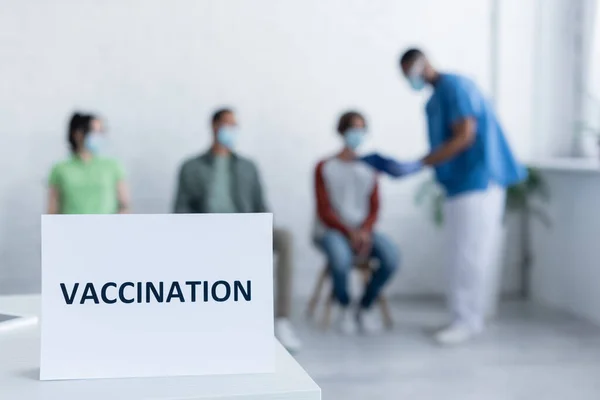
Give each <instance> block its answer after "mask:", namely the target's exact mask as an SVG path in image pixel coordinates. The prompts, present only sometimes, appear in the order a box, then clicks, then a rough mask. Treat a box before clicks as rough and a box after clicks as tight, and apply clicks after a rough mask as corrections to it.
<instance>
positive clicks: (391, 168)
mask: <svg viewBox="0 0 600 400" xmlns="http://www.w3.org/2000/svg"><path fill="white" fill-rule="evenodd" d="M361 161H363V162H365V163H367V164H369V165H370V166H371V167H373V168H375V169H376V170H377V171H379V172H383V173H385V174H387V175H390V176H393V177H395V178H399V177H402V176H406V175H410V174H413V173H415V172H418V171H420V170H421V169H422V168H423V163H422V162H421V161H412V162H400V161H396V160H394V159H391V158H387V157H383V156H381V155H379V154H376V153H375V154H369V155H367V156H365V157H363V158H361Z"/></svg>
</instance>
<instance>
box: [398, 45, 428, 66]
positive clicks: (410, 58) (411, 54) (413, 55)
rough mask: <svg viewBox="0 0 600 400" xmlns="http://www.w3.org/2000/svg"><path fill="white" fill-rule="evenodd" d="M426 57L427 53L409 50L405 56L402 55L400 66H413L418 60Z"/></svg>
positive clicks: (414, 49)
mask: <svg viewBox="0 0 600 400" xmlns="http://www.w3.org/2000/svg"><path fill="white" fill-rule="evenodd" d="M424 55H425V53H423V52H422V51H421V50H420V49H416V48H413V49H408V50H406V51H405V52H404V54H402V57H400V65H403V64H411V63H413V62H414V61H415V60H416V59H417V58H419V57H423V56H424Z"/></svg>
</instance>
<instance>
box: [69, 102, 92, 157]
mask: <svg viewBox="0 0 600 400" xmlns="http://www.w3.org/2000/svg"><path fill="white" fill-rule="evenodd" d="M96 118H97V117H96V116H95V115H93V114H80V113H78V112H76V113H74V114H73V116H72V117H71V120H70V121H69V130H68V132H67V140H68V141H69V145H70V146H71V151H73V152H74V151H77V142H76V141H75V134H76V133H77V132H81V133H82V134H83V136H84V137H85V136H86V135H87V134H88V133H90V128H91V124H92V121H93V120H95V119H96Z"/></svg>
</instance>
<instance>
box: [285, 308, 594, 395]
mask: <svg viewBox="0 0 600 400" xmlns="http://www.w3.org/2000/svg"><path fill="white" fill-rule="evenodd" d="M393 308H394V314H395V322H396V327H395V329H394V330H393V331H392V332H389V333H386V334H383V335H381V336H377V337H342V336H340V335H338V334H336V333H335V332H334V331H330V332H325V333H323V332H321V331H319V330H318V329H317V328H316V327H314V326H311V325H309V324H307V323H305V321H296V322H297V324H296V325H297V326H298V333H299V334H300V335H301V336H302V339H303V340H304V344H305V347H304V349H303V350H302V352H300V353H299V354H297V356H296V358H297V359H298V360H299V361H300V363H301V364H302V365H303V366H304V367H305V368H306V370H307V371H308V372H309V373H310V375H311V376H312V377H313V379H314V380H315V381H316V382H317V383H318V384H319V385H320V386H321V388H322V390H323V399H324V400H334V399H335V400H352V399H361V400H362V399H377V400H387V399H390V400H392V399H393V400H401V399H411V400H417V399H427V400H429V399H444V400H446V399H449V400H454V399H457V400H470V399H473V400H499V399H510V400H513V399H516V400H520V399H524V400H537V399H544V400H563V399H568V400H587V399H589V400H600V329H599V328H598V327H595V326H593V325H590V324H588V323H585V322H582V321H579V320H576V319H574V318H572V317H569V316H567V315H564V314H562V313H558V312H553V311H550V310H546V309H543V308H540V307H537V306H532V305H528V304H524V303H519V302H511V303H508V304H506V305H504V306H503V308H502V310H501V312H500V315H499V317H498V319H497V320H496V321H495V323H494V324H493V326H491V327H490V329H489V331H488V332H487V334H486V335H485V336H483V337H481V338H479V339H478V340H476V341H475V342H473V343H470V344H468V345H465V346H462V347H457V348H440V347H438V346H436V345H435V344H434V343H433V342H432V341H431V340H430V339H429V338H428V336H427V333H426V331H428V330H431V328H432V327H433V326H435V325H437V324H439V323H441V322H443V320H444V314H443V313H442V312H441V310H442V306H441V304H438V303H434V302H401V303H396V304H393Z"/></svg>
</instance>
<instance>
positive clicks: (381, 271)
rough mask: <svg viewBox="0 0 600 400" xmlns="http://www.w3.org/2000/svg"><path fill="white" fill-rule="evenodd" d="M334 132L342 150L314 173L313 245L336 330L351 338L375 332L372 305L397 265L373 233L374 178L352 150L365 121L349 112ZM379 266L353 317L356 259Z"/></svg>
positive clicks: (388, 246) (392, 250)
mask: <svg viewBox="0 0 600 400" xmlns="http://www.w3.org/2000/svg"><path fill="white" fill-rule="evenodd" d="M338 132H339V134H340V135H341V137H342V140H343V143H344V144H343V148H342V149H341V151H340V152H339V153H338V154H337V155H336V156H334V157H331V158H328V159H326V160H324V161H321V162H320V163H319V164H318V165H317V168H316V171H315V191H316V200H317V216H318V221H317V226H316V232H315V240H316V243H317V244H318V246H319V247H320V248H321V249H322V250H323V252H324V253H325V255H326V256H327V261H328V265H329V268H330V271H331V275H332V280H333V291H334V295H335V298H336V300H337V301H338V303H339V304H340V305H341V307H342V313H341V315H340V329H341V331H342V332H343V333H347V334H351V333H354V332H355V331H356V329H357V324H358V327H360V328H361V329H362V330H363V331H365V332H372V331H375V330H378V329H379V328H380V325H381V324H380V323H379V322H378V321H381V319H380V318H378V317H379V315H373V312H372V311H371V310H372V308H373V307H372V305H373V303H374V302H375V301H376V300H377V297H378V296H379V294H380V292H381V290H382V289H383V287H384V286H385V284H386V283H387V282H388V281H389V279H390V278H391V276H392V275H393V273H394V271H395V270H396V268H397V267H398V264H399V255H398V250H397V248H396V246H395V245H394V244H393V243H392V242H391V241H390V239H389V238H387V237H386V236H384V235H383V234H381V233H378V232H374V230H373V227H374V225H375V222H376V221H377V215H378V211H379V193H378V183H377V175H376V172H374V171H373V170H372V169H371V168H370V167H369V166H367V165H366V164H364V163H362V162H360V160H359V159H358V158H357V155H356V150H357V148H358V147H359V146H360V144H361V143H362V141H363V140H364V138H365V135H366V121H365V118H364V117H363V116H362V115H361V114H359V113H357V112H354V111H350V112H347V113H345V114H343V115H342V116H341V118H340V120H339V124H338ZM370 258H374V259H377V260H378V261H379V267H378V268H377V270H376V271H375V272H374V273H373V276H372V278H371V281H370V282H369V284H368V285H367V288H366V290H365V293H364V294H363V295H362V298H361V299H360V302H359V304H358V307H357V309H356V313H353V312H352V311H351V309H350V304H351V301H350V296H349V294H348V275H349V274H350V271H351V270H352V266H353V265H354V264H355V262H356V261H357V260H363V261H364V260H367V259H370Z"/></svg>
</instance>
